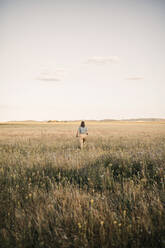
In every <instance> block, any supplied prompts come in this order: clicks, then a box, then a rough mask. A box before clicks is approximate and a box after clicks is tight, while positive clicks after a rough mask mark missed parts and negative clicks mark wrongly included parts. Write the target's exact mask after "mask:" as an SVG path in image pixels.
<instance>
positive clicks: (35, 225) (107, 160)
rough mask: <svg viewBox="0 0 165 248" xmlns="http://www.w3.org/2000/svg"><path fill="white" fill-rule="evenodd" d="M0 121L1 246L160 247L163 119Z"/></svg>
mask: <svg viewBox="0 0 165 248" xmlns="http://www.w3.org/2000/svg"><path fill="white" fill-rule="evenodd" d="M86 124H87V126H88V129H89V137H88V142H87V144H86V146H85V148H84V149H83V150H80V149H79V144H78V139H76V138H75V134H76V129H77V127H78V125H79V123H76V122H73V123H69V122H68V123H60V122H57V123H51V122H50V123H43V124H42V123H21V124H19V123H12V124H2V123H1V125H0V220H1V221H0V247H3V248H5V247H14V248H15V247H17V248H31V247H37V248H54V247H57V248H58V247H62V248H65V247H69V248H71V247H75V248H77V247H79V248H80V247H90V248H94V247H96V248H97V247H105V248H109V247H113V248H118V247H122V248H123V247H131V248H134V247H154V248H156V247H159V248H161V247H164V245H165V238H164V237H165V221H164V220H165V191H164V179H165V177H164V166H165V123H164V122H153V123H152V122H147V123H136V122H133V123H132V122H130V123H129V122H117V121H116V122H87V123H86Z"/></svg>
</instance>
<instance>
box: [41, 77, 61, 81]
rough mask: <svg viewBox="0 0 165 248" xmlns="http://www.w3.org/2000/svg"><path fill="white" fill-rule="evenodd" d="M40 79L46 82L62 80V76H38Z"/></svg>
mask: <svg viewBox="0 0 165 248" xmlns="http://www.w3.org/2000/svg"><path fill="white" fill-rule="evenodd" d="M36 79H37V80H39V81H44V82H60V81H61V79H60V78H55V77H38V78H36Z"/></svg>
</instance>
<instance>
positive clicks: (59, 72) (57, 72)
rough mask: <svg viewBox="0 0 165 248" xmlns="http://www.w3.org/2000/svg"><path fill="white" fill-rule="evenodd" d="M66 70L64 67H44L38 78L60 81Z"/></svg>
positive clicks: (47, 80)
mask: <svg viewBox="0 0 165 248" xmlns="http://www.w3.org/2000/svg"><path fill="white" fill-rule="evenodd" d="M64 75H65V70H64V69H63V68H56V69H42V71H41V72H40V74H39V76H38V77H36V80H39V81H44V82H60V81H62V80H63V78H64Z"/></svg>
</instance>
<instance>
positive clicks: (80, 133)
mask: <svg viewBox="0 0 165 248" xmlns="http://www.w3.org/2000/svg"><path fill="white" fill-rule="evenodd" d="M87 135H88V129H87V127H86V126H85V121H82V122H81V125H80V126H79V128H78V130H77V134H76V137H79V141H80V148H81V149H83V146H84V143H85V141H86V138H87Z"/></svg>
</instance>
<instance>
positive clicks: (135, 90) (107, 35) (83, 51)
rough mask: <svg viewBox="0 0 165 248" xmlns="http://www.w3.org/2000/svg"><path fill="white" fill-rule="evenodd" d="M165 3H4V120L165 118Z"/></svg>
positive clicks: (0, 56) (0, 5) (0, 64)
mask: <svg viewBox="0 0 165 248" xmlns="http://www.w3.org/2000/svg"><path fill="white" fill-rule="evenodd" d="M164 13H165V1H164V0H115V1H114V0H28V1H27V0H0V121H10V120H13V121H14V120H18V121H19V120H91V119H97V120H99V119H127V118H150V117H152V118H165V93H164V92H165V68H164V64H165V63H164V61H165V47H164V44H165V28H164V27H165V15H164Z"/></svg>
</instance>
